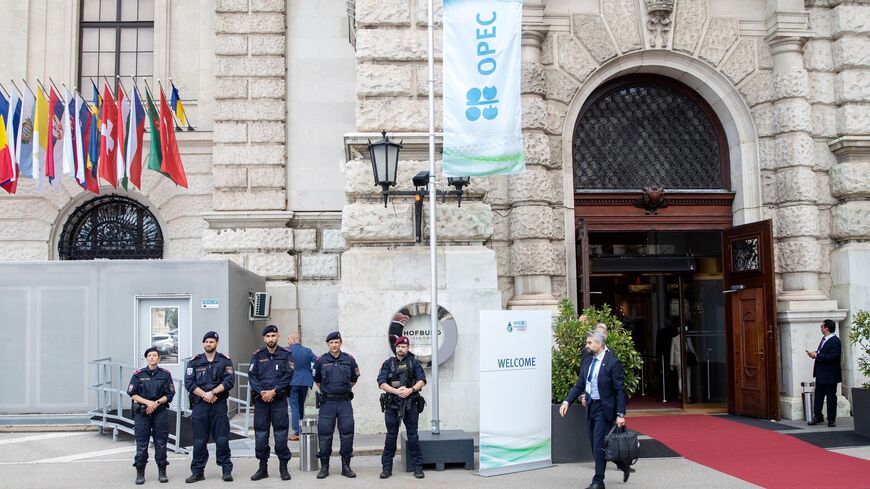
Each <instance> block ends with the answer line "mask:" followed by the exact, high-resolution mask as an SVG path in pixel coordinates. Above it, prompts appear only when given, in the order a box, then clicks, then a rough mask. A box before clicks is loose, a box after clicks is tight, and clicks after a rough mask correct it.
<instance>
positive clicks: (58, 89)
mask: <svg viewBox="0 0 870 489" xmlns="http://www.w3.org/2000/svg"><path fill="white" fill-rule="evenodd" d="M48 82H49V83H51V86H52V88H54V90H55V91H56V92H57V98H59V99H61V100H62V101H63V103H64V105H66V99H65V98H64V97H63V94H61V93H60V88H57V85H55V84H54V80H52V79H51V77H48Z"/></svg>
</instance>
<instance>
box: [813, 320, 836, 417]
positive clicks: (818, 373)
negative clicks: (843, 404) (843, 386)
mask: <svg viewBox="0 0 870 489" xmlns="http://www.w3.org/2000/svg"><path fill="white" fill-rule="evenodd" d="M820 328H821V330H822V341H820V342H819V347H818V348H817V349H816V351H809V350H807V355H808V356H809V357H810V358H812V359H815V363H813V377H815V378H816V402H815V405H814V406H813V420H812V421H810V422H809V423H807V424H809V425H817V424H819V423H821V422H822V421H824V420H825V418H823V417H822V400H823V399H824V398H827V400H828V426H831V427H833V426H835V425H836V423H837V384H839V383H840V382H842V381H843V373H842V371H841V370H840V356H841V355H842V344H841V343H840V338H838V337H837V336H835V335H834V332H835V331H836V330H837V323H835V322H834V321H832V320H830V319H825V320H824V321H823V322H822V324H821V326H820Z"/></svg>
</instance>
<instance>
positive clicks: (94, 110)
mask: <svg viewBox="0 0 870 489" xmlns="http://www.w3.org/2000/svg"><path fill="white" fill-rule="evenodd" d="M91 85H92V86H93V87H94V90H93V105H92V106H91V107H90V110H91V115H90V117H89V119H90V125H89V126H90V127H89V128H88V138H87V140H88V144H87V147H88V150H87V151H88V152H87V155H86V157H87V159H88V165H87V171H86V172H85V182H86V183H87V186H88V191H89V192H93V193H95V194H99V193H100V179H99V178H97V175H98V172H99V166H100V124H101V123H102V121H100V109H101V108H102V102H103V101H102V100H101V99H100V90H99V89H98V88H97V86H96V85H94V84H93V82H92V83H91Z"/></svg>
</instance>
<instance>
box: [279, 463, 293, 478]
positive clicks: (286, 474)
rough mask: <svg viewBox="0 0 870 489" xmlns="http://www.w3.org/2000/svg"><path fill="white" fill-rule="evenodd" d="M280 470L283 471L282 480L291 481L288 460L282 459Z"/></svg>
mask: <svg viewBox="0 0 870 489" xmlns="http://www.w3.org/2000/svg"><path fill="white" fill-rule="evenodd" d="M278 472H280V473H281V480H282V481H289V480H290V471H289V470H287V461H286V460H281V461H280V463H279V465H278Z"/></svg>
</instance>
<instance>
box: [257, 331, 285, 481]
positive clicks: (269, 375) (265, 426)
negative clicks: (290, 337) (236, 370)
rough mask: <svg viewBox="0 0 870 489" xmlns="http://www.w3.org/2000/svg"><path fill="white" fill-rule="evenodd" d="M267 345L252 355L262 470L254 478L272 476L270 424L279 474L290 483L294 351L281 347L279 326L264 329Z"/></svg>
mask: <svg viewBox="0 0 870 489" xmlns="http://www.w3.org/2000/svg"><path fill="white" fill-rule="evenodd" d="M263 343H265V344H266V346H265V348H260V349H259V350H257V351H255V352H254V354H253V355H251V367H250V369H249V370H248V381H249V384H250V385H251V396H252V397H253V399H254V440H255V441H254V443H255V448H254V451H255V454H256V456H257V460H259V461H260V467H259V468H258V469H257V471H256V472H254V475H252V476H251V480H252V481H258V480H260V479H265V478H266V477H269V425H270V424H271V425H272V431H273V433H274V435H275V455H277V456H278V471H279V472H280V474H281V480H284V481H289V480H290V471H289V470H287V462H289V461H290V449H289V448H287V430H288V429H289V428H290V419H289V417H288V416H287V392H288V391H289V390H290V381H291V380H292V379H293V370H294V368H293V359H292V358H291V357H290V352H289V351H287V350H285V349H283V348H279V347H278V326H275V325H274V324H270V325H268V326H266V327H265V328H263Z"/></svg>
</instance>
